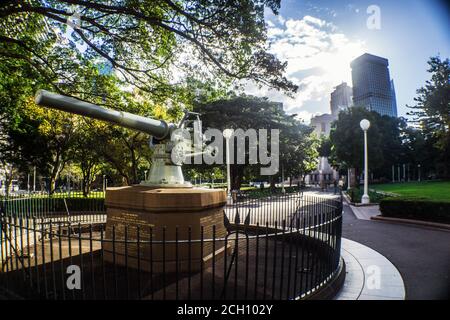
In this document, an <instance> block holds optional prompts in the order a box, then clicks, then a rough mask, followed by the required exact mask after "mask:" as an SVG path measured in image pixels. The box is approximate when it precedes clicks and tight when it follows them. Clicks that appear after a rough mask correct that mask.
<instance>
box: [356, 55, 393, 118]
mask: <svg viewBox="0 0 450 320" xmlns="http://www.w3.org/2000/svg"><path fill="white" fill-rule="evenodd" d="M350 66H351V69H352V81H353V105H354V106H362V107H364V108H366V109H368V110H370V111H375V112H378V113H379V114H381V115H388V116H391V117H396V116H397V103H396V101H395V90H394V83H393V81H392V80H391V78H390V75H389V68H388V66H389V62H388V60H387V59H385V58H382V57H378V56H374V55H372V54H368V53H365V54H363V55H362V56H359V57H358V58H356V59H355V60H353V61H352V62H351V64H350Z"/></svg>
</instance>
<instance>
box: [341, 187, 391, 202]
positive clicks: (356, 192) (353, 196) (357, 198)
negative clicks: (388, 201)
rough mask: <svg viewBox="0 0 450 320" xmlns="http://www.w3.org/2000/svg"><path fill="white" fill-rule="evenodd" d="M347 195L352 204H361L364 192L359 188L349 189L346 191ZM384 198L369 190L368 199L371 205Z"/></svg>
mask: <svg viewBox="0 0 450 320" xmlns="http://www.w3.org/2000/svg"><path fill="white" fill-rule="evenodd" d="M347 194H348V196H349V197H350V200H351V201H352V202H355V203H358V202H361V198H362V196H363V194H364V190H363V189H361V188H350V189H348V191H347ZM384 197H385V195H383V194H381V193H378V192H375V191H372V190H369V198H370V202H371V203H379V202H380V201H381V199H383V198H384Z"/></svg>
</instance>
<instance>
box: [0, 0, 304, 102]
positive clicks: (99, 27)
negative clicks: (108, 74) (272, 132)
mask: <svg viewBox="0 0 450 320" xmlns="http://www.w3.org/2000/svg"><path fill="white" fill-rule="evenodd" d="M279 7H280V1H279V0H244V1H202V0H194V1H172V0H157V1H154V0H143V1H124V0H114V1H109V2H107V3H105V2H103V1H85V0H49V1H44V0H35V1H25V0H20V1H17V0H14V1H3V2H2V4H1V5H0V25H1V28H0V30H1V31H0V57H3V58H7V59H14V60H18V61H22V62H24V63H26V64H29V65H30V66H32V67H33V68H34V69H35V70H37V71H38V72H39V73H41V74H43V75H44V76H45V77H47V78H48V79H49V80H50V79H59V82H55V81H50V83H51V84H52V85H53V86H54V87H55V89H56V90H62V91H64V90H67V89H68V88H70V86H71V85H73V82H74V81H79V80H82V79H80V78H76V77H75V78H74V77H73V72H72V71H73V69H77V68H78V66H77V63H79V62H80V61H82V60H83V59H87V60H89V61H102V62H103V63H105V66H104V68H106V69H114V70H115V71H116V72H117V73H119V74H120V76H121V78H122V79H123V80H125V81H126V82H128V83H131V84H133V85H134V86H135V87H138V88H140V89H142V90H145V91H148V92H149V93H151V94H152V97H153V98H154V99H165V98H168V97H170V96H173V95H174V93H175V92H177V89H179V87H178V86H176V85H174V82H176V81H179V79H176V78H175V77H171V75H172V74H174V73H176V74H177V75H178V76H183V75H185V76H186V75H189V76H196V77H197V78H198V79H217V78H220V79H223V81H231V80H236V79H237V80H240V79H251V80H254V81H256V82H257V83H260V84H265V85H268V86H270V87H274V88H277V89H282V90H285V91H287V92H291V91H295V90H296V89H297V86H296V85H294V84H293V83H292V82H290V81H288V80H287V79H286V78H285V77H284V76H283V72H284V70H285V68H286V63H281V62H280V61H278V60H277V59H276V58H275V56H274V55H273V54H270V53H268V52H267V43H266V26H265V21H264V11H265V10H266V8H267V9H269V10H271V11H272V12H274V13H275V14H277V13H278V9H279ZM61 40H62V41H61ZM61 61H64V62H66V64H65V65H64V64H61V63H60V62H61Z"/></svg>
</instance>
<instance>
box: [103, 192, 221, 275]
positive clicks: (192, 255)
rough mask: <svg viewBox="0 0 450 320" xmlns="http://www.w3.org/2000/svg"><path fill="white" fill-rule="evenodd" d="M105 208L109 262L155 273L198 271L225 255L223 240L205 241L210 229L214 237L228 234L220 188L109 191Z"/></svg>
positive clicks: (106, 253) (211, 236) (106, 251)
mask: <svg viewBox="0 0 450 320" xmlns="http://www.w3.org/2000/svg"><path fill="white" fill-rule="evenodd" d="M105 204H106V208H107V222H106V233H105V239H109V240H111V241H110V242H107V243H106V244H105V247H104V259H105V261H107V262H110V263H116V264H118V265H122V266H125V265H128V267H130V268H138V267H139V268H140V269H142V270H144V271H151V272H153V273H160V272H164V273H171V272H175V271H177V270H178V272H188V271H189V270H190V271H191V272H196V271H199V270H200V268H201V266H202V265H203V266H204V267H206V266H205V264H208V263H210V262H211V260H212V258H213V256H214V257H215V258H216V259H219V258H220V257H221V256H222V255H223V253H224V242H223V241H220V240H219V241H215V243H214V246H213V242H212V241H206V240H207V239H208V240H209V239H212V238H213V226H215V227H214V228H215V237H216V238H223V237H225V235H226V229H225V227H224V224H223V214H224V212H223V208H224V205H225V204H226V193H225V191H223V190H209V189H196V188H179V189H164V188H157V189H156V188H152V187H145V186H130V187H120V188H108V190H107V192H106V199H105ZM202 229H203V239H204V241H201V237H202ZM138 238H139V244H138V243H137V240H138ZM112 239H114V241H112ZM125 240H127V241H125ZM213 247H214V251H215V252H214V253H213ZM138 260H139V263H138ZM177 262H178V269H177Z"/></svg>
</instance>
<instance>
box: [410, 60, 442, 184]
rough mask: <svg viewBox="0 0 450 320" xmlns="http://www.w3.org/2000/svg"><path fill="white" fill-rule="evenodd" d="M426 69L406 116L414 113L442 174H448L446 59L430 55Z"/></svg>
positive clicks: (415, 119)
mask: <svg viewBox="0 0 450 320" xmlns="http://www.w3.org/2000/svg"><path fill="white" fill-rule="evenodd" d="M428 65H429V66H430V67H429V69H428V70H427V71H428V72H430V73H431V79H430V80H427V81H426V85H425V86H424V87H422V88H420V89H418V90H417V94H418V96H417V97H416V98H414V101H415V102H416V104H415V105H414V106H408V108H410V109H411V111H410V112H408V115H412V116H414V118H413V121H414V122H416V123H418V124H419V126H420V128H421V129H422V131H423V133H424V135H425V137H426V139H427V140H428V141H429V142H430V143H432V145H433V146H434V147H435V148H436V149H437V150H438V151H439V152H438V154H437V155H438V157H439V160H440V162H441V163H440V165H439V167H442V168H443V170H442V175H443V176H444V177H447V178H448V177H450V61H449V59H448V58H447V59H445V60H442V59H441V58H440V57H439V56H436V57H431V58H430V60H429V61H428Z"/></svg>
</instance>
